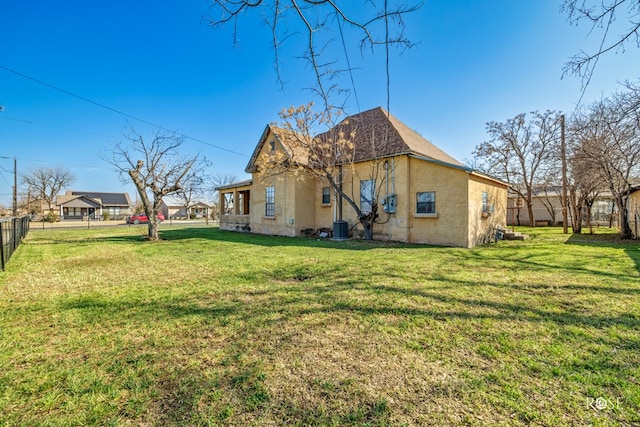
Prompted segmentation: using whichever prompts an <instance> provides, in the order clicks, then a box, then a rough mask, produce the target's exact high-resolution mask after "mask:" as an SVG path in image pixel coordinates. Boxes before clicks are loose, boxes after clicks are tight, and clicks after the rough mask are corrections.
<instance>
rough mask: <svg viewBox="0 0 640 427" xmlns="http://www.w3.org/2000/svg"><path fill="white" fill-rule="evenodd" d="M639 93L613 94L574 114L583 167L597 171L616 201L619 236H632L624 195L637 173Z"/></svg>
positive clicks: (639, 161)
mask: <svg viewBox="0 0 640 427" xmlns="http://www.w3.org/2000/svg"><path fill="white" fill-rule="evenodd" d="M639 95H640V92H638V91H630V92H623V93H616V94H615V95H613V96H612V97H610V98H606V99H603V100H600V101H598V102H595V103H593V104H591V105H590V106H589V107H588V108H586V109H585V110H584V111H582V112H580V114H579V115H577V116H576V119H575V125H574V128H575V130H574V132H573V133H574V135H575V138H576V140H577V141H576V143H577V144H579V148H580V153H581V156H582V158H583V161H584V162H585V167H586V168H591V169H593V170H597V171H598V173H599V175H600V176H601V177H602V179H603V182H604V183H605V185H606V186H607V187H608V188H609V190H610V191H611V194H612V196H613V198H614V199H615V201H616V205H617V207H618V215H619V226H620V236H621V237H622V238H625V239H627V238H630V237H631V236H632V233H631V228H630V226H629V218H628V212H627V201H628V196H629V193H630V191H631V189H632V188H633V185H634V180H636V179H638V177H639V176H640V108H639V106H640V97H639Z"/></svg>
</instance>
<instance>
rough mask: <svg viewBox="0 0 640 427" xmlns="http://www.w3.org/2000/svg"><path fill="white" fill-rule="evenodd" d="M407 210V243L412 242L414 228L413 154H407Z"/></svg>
mask: <svg viewBox="0 0 640 427" xmlns="http://www.w3.org/2000/svg"><path fill="white" fill-rule="evenodd" d="M406 194H407V195H406V199H407V200H406V202H407V203H406V205H407V210H406V211H405V212H406V214H407V243H411V229H412V228H413V221H412V217H413V215H412V212H411V202H410V201H409V200H410V196H411V156H407V193H406Z"/></svg>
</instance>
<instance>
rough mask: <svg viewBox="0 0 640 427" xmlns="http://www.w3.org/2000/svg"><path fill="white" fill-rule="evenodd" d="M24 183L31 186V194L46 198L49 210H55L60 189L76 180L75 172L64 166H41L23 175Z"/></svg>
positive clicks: (41, 198) (39, 198)
mask: <svg viewBox="0 0 640 427" xmlns="http://www.w3.org/2000/svg"><path fill="white" fill-rule="evenodd" d="M22 182H23V184H25V185H27V186H29V188H30V194H33V195H34V196H35V197H36V199H37V200H44V201H45V202H46V203H47V205H48V207H49V212H52V211H53V206H54V205H55V200H56V196H57V195H58V193H60V191H61V190H62V189H63V188H65V187H67V186H69V185H71V184H72V183H73V182H75V176H74V175H73V173H72V172H71V171H70V170H68V169H66V168H64V167H62V166H57V167H48V166H45V167H39V168H36V169H32V170H31V171H30V172H29V173H27V174H25V175H23V176H22Z"/></svg>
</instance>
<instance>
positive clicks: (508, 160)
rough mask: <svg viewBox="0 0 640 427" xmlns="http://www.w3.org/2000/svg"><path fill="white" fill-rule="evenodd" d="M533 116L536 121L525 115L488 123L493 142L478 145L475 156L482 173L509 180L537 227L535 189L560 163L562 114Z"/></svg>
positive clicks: (552, 113) (530, 220)
mask: <svg viewBox="0 0 640 427" xmlns="http://www.w3.org/2000/svg"><path fill="white" fill-rule="evenodd" d="M531 114H532V116H533V118H532V119H531V120H529V121H527V119H526V115H525V114H524V113H523V114H518V115H517V116H515V117H514V118H513V119H508V120H507V121H506V122H504V123H501V122H489V123H487V133H488V134H489V136H490V137H491V140H490V141H487V142H483V143H482V144H480V145H478V146H477V147H476V149H475V151H474V152H473V155H474V156H475V157H476V159H477V161H478V165H480V166H481V170H483V171H485V172H487V173H488V174H491V175H493V176H496V177H498V178H501V179H503V180H505V181H507V182H508V183H509V185H510V186H511V189H512V190H513V191H514V192H515V193H516V194H517V195H518V196H520V197H521V198H522V199H523V200H524V201H525V203H526V206H527V211H528V213H529V225H530V226H531V227H534V226H535V218H534V214H533V195H534V189H535V187H536V186H537V185H538V184H539V183H540V182H544V181H545V177H546V176H547V175H548V171H549V169H550V168H554V167H555V165H556V163H557V152H558V150H557V145H558V142H559V136H560V122H559V120H558V119H559V117H560V113H558V112H556V111H545V112H544V113H539V112H537V111H536V112H533V113H531Z"/></svg>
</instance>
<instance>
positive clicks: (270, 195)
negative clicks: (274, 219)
mask: <svg viewBox="0 0 640 427" xmlns="http://www.w3.org/2000/svg"><path fill="white" fill-rule="evenodd" d="M264 215H265V216H276V188H275V187H274V186H273V185H271V186H269V187H267V188H266V193H265V211H264Z"/></svg>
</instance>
